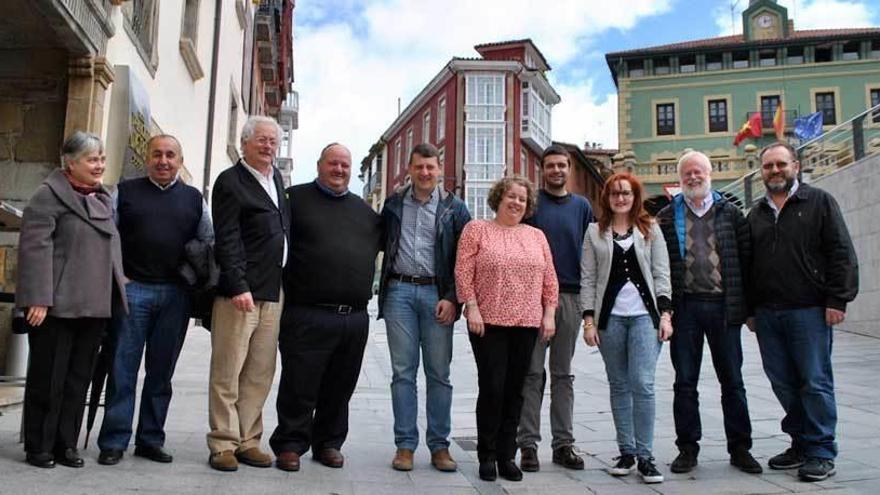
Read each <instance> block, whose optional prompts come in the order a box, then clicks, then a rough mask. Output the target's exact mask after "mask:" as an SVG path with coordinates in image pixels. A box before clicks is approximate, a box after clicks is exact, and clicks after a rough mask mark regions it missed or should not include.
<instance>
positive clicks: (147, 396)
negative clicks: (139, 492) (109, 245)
mask: <svg viewBox="0 0 880 495" xmlns="http://www.w3.org/2000/svg"><path fill="white" fill-rule="evenodd" d="M125 292H126V297H127V298H128V314H127V315H126V314H124V313H122V314H117V315H115V316H114V317H113V319H112V321H111V324H110V335H109V337H110V338H109V339H108V340H109V341H110V345H111V346H112V348H113V352H112V355H113V360H112V366H111V367H110V373H109V377H108V380H107V399H106V401H105V405H104V422H103V423H102V424H101V434H100V435H99V436H98V447H100V448H101V450H125V449H127V448H128V443H129V440H130V439H131V423H132V420H133V418H134V403H135V395H136V391H137V381H138V370H140V367H141V358H142V357H143V356H144V347H146V363H145V364H144V368H145V371H146V376H145V377H144V385H143V390H142V392H141V403H140V414H139V418H138V426H137V433H136V436H135V445H143V446H147V447H161V446H163V445H165V419H166V418H167V417H168V406H169V405H170V404H171V394H172V388H171V377H172V376H173V375H174V367H175V366H176V364H177V358H178V356H180V351H181V349H182V348H183V341H184V338H185V337H186V329H187V324H188V323H189V306H190V305H189V294H188V293H187V292H186V289H184V288H183V287H181V286H180V285H177V284H148V283H142V282H135V281H132V282H129V283H128V285H126V286H125Z"/></svg>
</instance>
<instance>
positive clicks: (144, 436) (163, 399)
mask: <svg viewBox="0 0 880 495" xmlns="http://www.w3.org/2000/svg"><path fill="white" fill-rule="evenodd" d="M181 166H183V151H182V150H181V146H180V142H179V141H178V140H177V139H176V138H175V137H174V136H170V135H167V134H163V135H159V136H153V137H152V138H150V140H149V142H148V144H147V160H146V168H147V177H142V178H138V179H132V180H127V181H124V182H122V183H120V184H119V186H118V188H117V190H116V193H114V195H113V200H114V201H113V205H114V216H115V218H116V223H117V226H118V228H119V235H120V239H121V241H122V263H123V268H124V270H125V276H126V277H127V278H128V279H129V280H130V282H129V283H128V284H127V286H126V297H127V299H128V307H129V312H128V314H127V315H125V314H118V315H116V316H114V318H113V321H112V324H111V327H110V334H109V344H110V346H111V347H112V348H113V349H114V353H113V361H112V363H113V364H112V366H111V367H110V373H109V380H108V382H107V400H106V403H105V406H104V422H103V423H102V425H101V434H100V435H99V436H98V446H99V447H100V449H101V453H100V455H99V456H98V462H99V463H101V464H104V465H114V464H117V463H118V462H119V461H120V460H121V459H122V456H123V452H125V450H126V449H127V448H128V444H129V441H130V440H131V435H132V420H133V419H134V404H135V394H136V391H137V378H138V370H139V369H140V367H141V359H142V357H143V356H144V348H146V360H147V361H146V366H145V367H144V368H145V369H146V376H145V377H144V384H143V389H142V391H141V403H140V413H139V416H138V427H137V433H136V435H135V449H134V455H136V456H140V457H145V458H147V459H150V460H152V461H156V462H166V463H167V462H171V461H172V460H173V458H172V456H171V454H170V453H169V452H168V451H166V450H165V447H164V446H165V418H166V417H167V415H168V406H169V404H170V403H171V377H172V376H173V375H174V366H175V364H176V363H177V357H178V355H179V354H180V350H181V348H182V347H183V339H184V336H185V335H186V328H187V325H188V323H189V312H190V297H189V292H188V290H187V287H186V286H185V284H184V280H183V278H182V277H181V276H180V274H179V272H178V268H179V267H180V266H181V264H183V262H184V259H185V251H184V246H185V245H186V244H187V243H188V242H189V241H191V240H193V239H199V240H200V241H202V242H204V243H207V244H213V243H214V231H213V228H212V226H211V215H210V213H209V212H208V209H207V208H208V207H207V205H206V204H205V202H204V200H203V199H202V195H201V193H200V192H199V190H198V189H196V188H194V187H192V186H189V185H186V184H184V183H183V182H182V181H180V179H179V173H180V168H181Z"/></svg>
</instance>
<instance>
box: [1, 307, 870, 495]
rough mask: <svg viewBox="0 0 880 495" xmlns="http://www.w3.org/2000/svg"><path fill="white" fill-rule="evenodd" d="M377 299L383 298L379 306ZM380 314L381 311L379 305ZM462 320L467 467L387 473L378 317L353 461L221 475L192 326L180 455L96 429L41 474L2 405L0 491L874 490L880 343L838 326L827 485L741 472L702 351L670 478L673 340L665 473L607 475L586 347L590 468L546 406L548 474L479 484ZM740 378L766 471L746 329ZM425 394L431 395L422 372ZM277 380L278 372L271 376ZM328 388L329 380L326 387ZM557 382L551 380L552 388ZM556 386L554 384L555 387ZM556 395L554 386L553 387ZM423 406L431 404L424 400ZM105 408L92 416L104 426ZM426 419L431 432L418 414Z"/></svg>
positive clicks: (456, 433)
mask: <svg viewBox="0 0 880 495" xmlns="http://www.w3.org/2000/svg"><path fill="white" fill-rule="evenodd" d="M374 305H375V301H374ZM371 313H373V314H374V315H375V307H372V308H371ZM466 332H467V330H466V328H465V326H464V323H463V322H461V321H460V322H459V323H458V324H456V327H455V354H454V358H453V363H452V369H453V385H454V387H455V396H454V403H453V437H454V439H455V441H454V442H453V444H452V446H451V452H452V455H453V457H455V459H456V460H458V462H459V471H458V472H457V473H440V472H437V471H435V470H434V469H433V468H432V467H431V466H430V463H429V460H430V457H429V453H428V451H427V449H426V448H425V447H424V446H420V448H419V450H417V451H416V467H415V469H414V470H413V471H411V472H409V473H401V472H397V471H394V470H392V469H391V467H390V463H391V458H392V456H393V454H394V450H395V447H394V443H393V438H394V436H393V433H392V414H391V397H390V390H389V383H390V377H391V369H390V365H389V360H388V348H387V343H386V336H385V327H384V324H383V322H378V323H376V322H374V323H373V325H372V328H371V331H370V340H369V342H368V344H367V351H366V356H365V357H364V366H363V370H362V372H361V377H360V381H359V383H358V388H357V391H356V392H355V396H354V398H353V400H352V404H351V406H352V407H351V432H350V434H349V438H348V441H347V442H346V444H345V446H344V447H343V453H344V454H345V455H346V464H345V468H343V469H330V468H327V467H324V466H322V465H320V464H318V463H317V462H312V461H311V460H310V455H308V454H307V455H306V456H305V458H304V461H305V462H304V463H303V466H302V470H301V471H300V472H298V473H286V472H282V471H279V470H277V469H274V468H270V469H259V468H252V467H248V466H242V467H241V468H240V469H239V470H238V472H235V473H221V472H218V471H213V470H211V469H210V468H209V467H208V464H207V459H208V451H207V447H206V445H205V433H206V429H207V424H208V418H207V403H208V399H207V397H208V396H207V382H208V364H209V360H210V340H209V335H208V333H207V332H205V331H204V330H202V329H201V328H198V327H194V328H192V329H190V333H189V335H188V337H187V339H188V340H187V342H186V344H185V346H184V350H183V354H182V355H181V358H180V364H179V365H178V370H177V374H176V375H175V379H174V385H175V395H174V399H173V401H172V404H171V411H170V414H169V418H168V428H167V431H168V439H167V442H166V446H167V447H168V448H169V449H170V450H171V451H173V452H174V455H175V460H174V463H173V464H157V463H154V462H151V461H147V460H144V459H141V458H134V457H131V456H130V455H129V454H130V452H131V450H132V449H129V453H127V455H126V457H125V458H124V459H123V461H122V463H121V464H119V465H118V466H112V467H108V466H101V465H98V464H97V462H96V458H97V455H98V449H97V446H96V445H95V438H96V436H97V431H94V432H93V433H92V440H91V443H90V445H89V447H88V449H87V450H86V451H85V452H84V453H85V457H86V463H87V464H86V467H85V468H84V469H70V468H66V467H63V466H58V467H56V468H55V469H51V470H44V469H38V468H33V467H30V466H28V465H27V464H25V463H24V452H23V451H22V446H21V444H19V443H18V431H19V425H20V421H21V406H11V407H7V408H5V409H3V410H2V413H3V415H2V416H0V493H3V494H7V493H8V494H16V495H19V494H20V495H24V494H43V493H63V494H65V495H74V494H96V493H108V494H109V493H144V494H154V493H155V494H159V493H162V494H174V493H193V494H195V493H199V494H205V493H229V494H232V493H253V494H270V493H296V494H313V493H314V494H386V493H393V494H397V493H400V494H405V493H417V494H419V495H431V494H438V495H456V494H471V493H481V494H502V493H510V494H538V493H546V494H553V495H564V494H584V493H599V494H605V493H627V494H628V493H635V494H638V493H664V494H699V495H707V494H715V493H731V494H733V493H750V494H758V493H760V494H764V493H768V494H769V493H791V492H811V491H815V492H823V493H824V492H827V493H880V387H878V382H880V339H876V338H872V337H866V336H862V335H857V334H853V333H849V332H846V331H837V333H836V335H835V343H834V347H835V349H834V366H835V368H834V370H835V375H836V376H835V378H836V382H837V400H838V412H839V418H840V419H839V423H838V428H837V432H838V441H839V446H840V457H839V458H838V460H837V475H836V476H834V477H832V478H829V479H828V480H826V481H824V482H820V483H813V484H808V483H801V482H799V481H797V479H796V477H795V472H794V471H789V472H776V471H770V470H766V471H765V473H764V474H762V475H759V476H754V475H748V474H744V473H741V472H739V471H738V470H736V469H734V468H733V467H731V466H730V465H729V464H728V457H727V452H726V449H725V441H724V432H723V426H722V420H721V405H720V392H719V389H718V385H717V382H716V380H715V377H714V373H713V371H712V367H711V359H710V357H709V355H708V350H707V351H706V352H707V354H706V356H705V359H704V362H703V370H704V373H703V376H702V380H701V388H700V390H701V393H702V398H703V401H702V402H703V403H702V418H703V432H704V439H703V442H702V451H701V453H700V459H699V460H700V465H699V467H698V468H697V469H696V470H695V471H693V472H692V473H689V474H686V475H675V474H672V473H671V472H669V463H670V462H672V459H673V458H674V457H675V455H676V453H677V451H676V448H675V445H674V437H675V435H674V426H673V421H672V381H673V371H672V365H671V364H670V361H669V351H668V346H664V349H663V353H662V354H661V356H660V362H659V365H658V370H657V422H656V435H655V441H654V455H655V456H656V458H657V464H658V467H659V468H660V469H661V471H662V472H663V473H664V475H665V476H666V481H665V482H664V483H662V484H658V485H645V484H643V483H642V482H641V480H640V479H639V478H638V477H637V476H636V475H630V476H628V477H625V478H622V479H620V478H612V477H611V476H609V475H608V474H606V473H605V471H604V469H605V468H606V467H607V466H609V465H610V464H612V458H613V457H614V456H616V455H617V451H616V445H615V442H614V437H615V435H614V427H613V425H612V420H611V412H610V408H609V402H608V384H607V381H606V379H605V371H604V368H603V364H602V359H601V357H600V356H599V354H598V352H597V351H596V350H595V349H589V348H587V347H586V346H585V345H583V343H581V344H580V346H579V347H578V351H577V354H576V355H575V362H574V373H575V375H576V379H575V394H576V395H575V418H574V419H575V437H576V438H577V448H578V449H579V450H580V451H581V452H583V453H584V455H585V459H586V464H587V468H586V469H585V470H584V471H569V470H566V469H563V468H560V467H557V466H555V465H553V464H552V463H551V462H550V456H551V451H550V447H549V443H550V439H549V424H548V420H547V404H546V401H545V406H544V420H543V425H542V430H543V434H544V441H543V442H542V444H541V446H540V451H539V455H540V458H541V462H542V469H541V472H539V473H526V474H525V477H524V480H523V481H522V482H519V483H514V482H508V481H504V480H499V481H498V482H495V483H487V482H484V481H480V480H479V478H478V477H477V462H476V452H475V451H474V443H475V440H474V439H475V436H476V424H475V418H474V407H475V403H476V394H477V389H476V383H477V380H476V368H475V365H474V361H473V356H472V354H471V350H470V346H469V344H468V340H467V335H466ZM743 343H744V353H745V366H744V370H743V372H744V375H745V380H746V387H747V392H748V399H749V406H750V409H751V415H752V426H753V429H754V441H755V445H754V448H753V450H752V452H753V453H754V455H755V457H756V458H758V460H759V461H760V462H761V463H762V464H764V465H765V466H766V461H767V459H768V458H769V457H771V456H773V455H775V454H777V453H779V452H781V451H782V450H784V449H785V448H786V446H787V443H788V439H787V437H786V436H784V435H783V434H782V432H781V431H780V429H779V418H780V417H781V415H782V411H781V409H780V407H779V405H778V404H777V402H776V398H775V397H774V396H773V393H772V391H771V390H770V384H769V382H768V381H767V379H766V377H765V376H764V373H763V371H762V369H761V362H760V357H759V354H758V349H757V344H756V341H755V338H754V336H753V335H752V334H750V333H748V332H747V331H745V332H744V334H743ZM421 380H422V382H420V391H422V390H424V386H423V377H421ZM276 384H277V374H276ZM331 386H332V385H331ZM548 389H549V387H548ZM548 393H549V392H548ZM547 399H549V395H548V396H547ZM421 403H422V404H424V400H423V399H422V401H421ZM275 417H276V415H275V395H274V392H273V395H272V396H270V398H269V401H268V402H267V405H266V409H265V424H266V430H267V431H266V435H265V438H264V440H263V444H264V447H265V448H268V446H267V440H268V436H269V434H270V433H271V430H272V428H273V427H274V426H275ZM100 421H101V418H100V414H99V418H98V425H100ZM420 428H422V429H423V428H424V417H422V418H421V421H420Z"/></svg>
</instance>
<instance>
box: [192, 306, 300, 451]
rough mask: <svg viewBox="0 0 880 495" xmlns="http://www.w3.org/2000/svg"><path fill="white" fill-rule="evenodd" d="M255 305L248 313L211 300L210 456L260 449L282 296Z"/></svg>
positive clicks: (273, 375)
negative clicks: (272, 300)
mask: <svg viewBox="0 0 880 495" xmlns="http://www.w3.org/2000/svg"><path fill="white" fill-rule="evenodd" d="M254 304H255V305H256V309H254V310H253V311H251V312H249V313H246V312H242V311H239V310H237V309H236V308H235V306H233V305H232V300H231V299H229V298H226V297H218V298H216V299H214V314H213V317H212V319H211V326H212V330H211V377H210V380H209V385H208V421H209V425H210V428H211V431H210V433H208V449H210V451H211V453H216V452H223V451H225V450H232V451H244V450H247V449H250V448H252V447H259V446H260V437H261V436H262V434H263V404H265V402H266V398H267V397H268V396H269V390H270V389H271V388H272V379H273V378H274V377H275V359H276V356H277V352H278V328H279V321H280V319H281V308H282V306H283V304H284V296H283V294H282V296H281V297H280V300H279V301H278V302H269V301H254Z"/></svg>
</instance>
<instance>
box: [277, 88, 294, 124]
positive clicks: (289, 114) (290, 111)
mask: <svg viewBox="0 0 880 495" xmlns="http://www.w3.org/2000/svg"><path fill="white" fill-rule="evenodd" d="M278 123H279V124H281V127H284V128H286V129H289V130H296V129H299V93H297V92H296V91H291V92H290V93H287V98H286V99H285V100H284V103H283V104H282V105H281V111H280V112H279V113H278Z"/></svg>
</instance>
